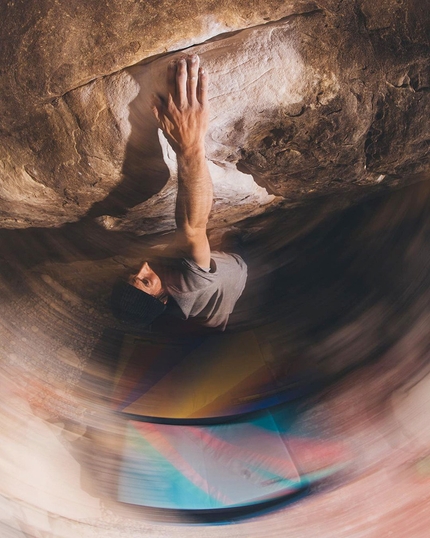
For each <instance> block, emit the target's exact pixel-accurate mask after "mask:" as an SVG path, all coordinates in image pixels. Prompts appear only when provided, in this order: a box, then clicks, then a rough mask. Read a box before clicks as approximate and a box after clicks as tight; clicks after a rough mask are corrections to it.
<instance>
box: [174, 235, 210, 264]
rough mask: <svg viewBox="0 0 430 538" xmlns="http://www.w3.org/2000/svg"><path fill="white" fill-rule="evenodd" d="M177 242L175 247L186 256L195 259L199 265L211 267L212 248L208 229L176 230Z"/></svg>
mask: <svg viewBox="0 0 430 538" xmlns="http://www.w3.org/2000/svg"><path fill="white" fill-rule="evenodd" d="M175 243H176V244H175V247H176V248H177V249H178V250H179V251H180V252H181V253H183V255H184V257H186V258H189V259H191V260H193V261H194V262H195V263H196V264H197V265H198V266H199V267H203V268H205V269H206V268H209V267H210V264H211V249H210V246H209V241H208V237H207V235H206V230H203V229H201V230H192V231H188V232H187V231H183V230H176V237H175Z"/></svg>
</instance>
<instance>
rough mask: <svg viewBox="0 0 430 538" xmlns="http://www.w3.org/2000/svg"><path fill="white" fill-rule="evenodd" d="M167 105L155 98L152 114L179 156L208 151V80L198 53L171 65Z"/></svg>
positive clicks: (168, 76)
mask: <svg viewBox="0 0 430 538" xmlns="http://www.w3.org/2000/svg"><path fill="white" fill-rule="evenodd" d="M167 88H168V97H167V103H166V102H165V101H164V100H163V99H162V98H161V97H160V96H158V95H154V98H153V104H152V111H153V113H154V115H155V117H156V118H157V121H158V124H159V126H160V129H162V131H163V133H164V135H165V136H166V138H167V140H168V142H169V144H170V145H171V146H172V148H173V150H174V151H175V152H176V153H177V154H178V156H179V154H187V153H188V154H192V152H194V151H200V150H202V149H204V138H205V135H206V131H207V129H208V125H209V106H208V90H207V88H208V80H207V75H206V73H205V72H204V70H203V69H202V68H201V67H200V60H199V57H198V56H197V55H196V54H193V55H192V56H188V57H187V58H181V59H180V60H178V61H176V62H175V61H172V62H170V64H169V66H168V69H167Z"/></svg>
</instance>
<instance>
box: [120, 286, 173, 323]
mask: <svg viewBox="0 0 430 538" xmlns="http://www.w3.org/2000/svg"><path fill="white" fill-rule="evenodd" d="M111 307H112V312H113V315H114V316H115V317H116V318H118V319H120V320H121V321H126V322H132V323H139V324H141V325H150V324H151V323H152V322H153V321H154V320H155V319H156V318H158V316H160V315H161V314H162V313H163V312H164V310H165V309H166V305H165V304H163V303H162V302H161V301H159V300H158V299H157V298H156V297H153V296H152V295H149V293H145V292H144V291H142V290H139V289H137V288H135V287H134V286H132V285H131V284H129V283H128V282H125V281H124V280H117V282H116V283H115V284H114V287H113V289H112V295H111Z"/></svg>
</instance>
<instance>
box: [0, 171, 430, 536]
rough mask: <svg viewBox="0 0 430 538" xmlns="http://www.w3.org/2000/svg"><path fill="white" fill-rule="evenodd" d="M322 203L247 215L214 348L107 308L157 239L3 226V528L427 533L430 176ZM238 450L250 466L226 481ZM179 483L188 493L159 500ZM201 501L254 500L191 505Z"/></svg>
mask: <svg viewBox="0 0 430 538" xmlns="http://www.w3.org/2000/svg"><path fill="white" fill-rule="evenodd" d="M421 179H424V178H421ZM329 205H330V201H329V200H325V199H320V200H316V201H314V202H312V203H311V204H309V205H308V206H306V207H305V208H298V209H290V210H288V211H285V210H284V211H283V212H278V213H277V212H272V213H270V214H264V215H260V216H258V217H255V218H254V219H250V220H249V221H248V222H247V223H246V226H245V224H244V225H243V229H242V234H243V238H244V249H245V251H246V253H247V256H248V259H249V267H250V281H249V285H248V287H247V290H246V293H245V295H244V297H243V298H242V299H241V302H240V303H238V307H237V310H236V311H235V313H234V316H233V318H232V320H231V321H232V324H231V328H230V330H229V332H227V333H225V335H223V336H222V337H221V336H220V337H219V338H220V339H221V340H220V339H217V338H216V337H211V338H213V340H212V341H210V342H209V343H208V342H207V341H206V340H205V341H204V342H203V340H202V337H201V335H198V334H195V333H193V332H190V333H189V334H187V335H186V338H185V337H184V338H185V339H184V338H183V339H182V340H181V341H180V342H179V341H178V336H177V333H175V328H174V327H166V326H163V324H162V322H160V324H159V325H158V326H155V327H154V330H153V332H152V333H142V334H138V333H136V331H135V330H134V329H133V330H132V329H130V330H125V329H124V328H123V327H122V326H120V325H119V324H118V323H117V322H116V321H114V319H113V318H112V317H111V314H110V312H109V308H108V297H109V290H110V286H111V284H112V282H113V280H114V279H115V278H116V276H117V275H118V274H119V273H120V272H121V271H124V270H125V269H127V268H128V267H132V266H133V265H135V264H136V263H137V262H138V260H139V258H141V256H142V249H149V250H150V249H151V248H152V247H151V244H150V242H149V240H146V241H147V243H143V242H142V241H143V240H142V238H136V237H132V236H130V235H127V234H121V233H111V234H109V232H107V231H106V230H103V229H102V228H98V227H97V225H95V224H94V223H93V222H92V221H90V220H85V219H84V220H82V221H81V222H79V223H76V224H70V225H66V226H64V227H63V228H59V229H27V230H2V231H0V242H1V251H2V263H1V266H0V279H1V280H0V292H1V297H2V309H1V324H0V336H1V360H2V362H1V376H0V385H1V393H2V404H1V408H0V420H1V422H0V425H1V430H0V435H1V443H0V466H1V473H2V480H1V484H0V527H1V535H2V537H3V536H5V537H7V538H9V537H10V538H15V537H17V538H18V537H19V538H24V537H25V536H43V537H61V538H63V537H76V536H80V537H87V536H88V537H90V536H91V537H103V538H106V537H111V536H112V537H129V536H130V537H136V536H145V537H149V536H154V537H157V536H195V537H202V536H205V537H206V536H207V537H215V536H217V537H218V536H220V537H221V536H233V535H234V536H237V537H244V538H245V537H246V538H250V537H254V536H255V537H260V536H295V537H296V536H300V537H304V538H308V537H309V538H311V537H312V538H314V537H315V536H318V537H327V538H332V537H333V536H336V537H345V538H351V537H359V536H360V537H361V536H372V537H373V536H374V537H376V536H378V537H380V536H393V537H403V536H411V537H424V536H426V535H427V534H426V533H428V528H429V525H430V515H429V514H430V510H429V509H428V508H429V502H430V488H429V484H430V426H429V424H428V419H427V417H428V413H429V411H430V378H429V376H428V373H429V372H428V370H429V350H430V335H429V326H430V324H429V316H430V312H429V293H430V292H429V289H430V287H429V284H430V248H429V247H430V213H429V209H430V185H429V182H428V181H421V182H419V183H416V184H415V185H412V186H410V187H407V188H404V189H402V190H398V191H397V192H394V193H391V194H389V195H385V196H382V195H381V196H380V197H379V198H374V199H368V200H366V201H364V202H361V203H360V204H359V205H357V206H353V207H350V208H348V209H346V210H343V211H342V212H341V213H339V212H338V213H333V212H330V210H329ZM124 333H126V334H124ZM243 335H245V336H243ZM222 339H223V340H222ZM136 342H137V343H136ZM238 342H240V345H239V343H238ZM247 345H249V351H248V348H247V347H246V346H247ZM136 346H137V347H136ZM139 346H141V347H139ZM142 346H143V347H142ZM148 346H152V347H151V350H152V351H151V352H150V351H148V350H149V347H148ZM175 346H176V347H175ZM180 346H185V347H183V348H182V347H180ZM202 346H206V347H203V348H202ZM136 349H137V350H139V349H140V350H142V349H144V350H145V351H144V353H143V355H142V352H141V351H140V352H138V351H136ZM172 349H175V350H176V351H175V352H174V353H173V352H172ZM179 349H181V350H182V351H181V352H180V353H179V351H178V350H179ZM202 349H203V351H202ZM244 350H245V351H244ZM133 353H135V355H133ZM136 353H137V355H136ZM139 353H140V354H139ZM150 353H152V355H151V354H150ZM172 353H173V354H172ZM150 357H152V359H151V360H150ZM172 357H173V358H172ZM145 358H146V361H145ZM205 359H207V362H205ZM175 360H176V362H174V361H175ZM151 361H152V362H151ZM172 361H173V362H172ZM193 361H194V362H193ZM196 364H199V365H200V370H198V371H197V369H196V367H195V365H196ZM232 365H234V367H233V366H232ZM157 368H158V370H157ZM190 373H192V374H193V375H191V377H190V375H189V374H190ZM157 376H158V377H157ZM181 376H182V377H181ZM138 380H140V381H139V383H140V384H139V383H137V381H138ZM142 380H143V381H144V382H145V383H147V385H145V387H143V385H142V383H141V381H142ZM148 380H149V381H148ZM143 381H142V382H143ZM133 391H135V393H133ZM136 391H137V392H136ZM139 391H140V392H139ZM132 394H135V396H134V397H133V398H134V399H133V398H131V396H130V395H132ZM127 398H128V399H127ZM127 406H128V407H127ZM132 406H134V407H132ZM273 406H275V407H273ZM131 407H132V408H131ZM267 410H269V411H270V413H272V415H270V416H269V415H268V414H267V415H265V417H266V418H264V419H263V418H261V417H262V415H261V414H260V415H259V413H269V411H267ZM276 412H278V413H280V415H279V417H281V418H279V420H278V419H277V418H276V417H275V418H276V420H275V418H273V417H274V416H275V415H274V414H273V413H276ZM250 413H251V414H250ZM142 417H143V418H142ZM154 417H155V419H157V420H158V419H160V417H161V418H164V419H169V418H170V419H172V420H176V421H179V422H176V423H175V424H172V423H169V421H168V420H167V421H166V422H165V423H163V424H160V423H159V422H160V420H158V421H157V420H156V421H155V423H154V422H153V421H154ZM202 417H204V418H206V419H207V418H208V417H212V418H214V417H216V419H217V420H216V423H213V424H202V423H199V420H200V419H202ZM220 417H222V418H220ZM232 417H235V421H233V422H228V421H229V420H231V419H232ZM189 419H195V422H194V423H187V424H186V425H184V424H182V425H181V423H180V421H181V420H189ZM281 419H282V421H283V423H282V425H280V421H281ZM277 420H278V422H276V421H277ZM259 421H260V422H259ZM161 422H162V421H161ZM223 424H224V425H223ZM225 424H227V425H228V424H229V426H228V427H227V426H225ZM172 428H174V429H172ZM223 428H224V429H223ZM127 432H128V433H127ZM130 432H131V433H130ZM275 438H276V439H277V441H275ZM179 439H182V441H180V440H179ZM145 443H146V444H145ZM276 443H279V444H276ZM197 446H198V447H199V449H198V450H200V452H198V451H197V449H196V448H195V447H197ZM136 447H137V448H136ZM191 447H194V448H191ZM205 447H206V448H205ZM276 447H279V452H276V450H278V449H277V448H276ZM193 450H194V452H193ZM208 450H211V451H212V452H211V457H213V463H210V461H211V460H210V458H209V456H208V454H209V452H208ZM238 450H240V454H241V456H240V458H239V456H238V453H239V452H238ZM142 451H146V452H145V454H148V453H149V452H148V451H151V454H153V456H154V457H157V458H158V459H157V462H158V465H159V467H156V466H153V467H152V468H151V470H152V476H151V480H152V482H151V484H152V486H151V487H152V488H153V489H152V490H151V491H150V490H149V488H148V486H146V487H147V489H146V490H145V484H148V481H146V482H145V480H148V478H147V476H148V475H146V478H145V477H144V479H143V482H141V483H140V485H138V486H137V490H136V489H134V490H133V488H132V487H131V486H130V484H131V482H132V480H133V479H136V480H137V478H136V477H138V476H141V475H139V473H140V472H141V471H140V470H139V469H137V467H135V468H134V472H133V469H132V466H133V465H138V464H139V463H138V459H136V458H137V457H138V456H136V454H137V455H139V454H141V453H142ZM205 451H206V452H205ZM271 451H272V452H271ZM197 454H199V456H198V457H202V458H203V460H204V461H203V460H202V464H201V467H199V468H198V469H197V467H198V463H197V461H196V459H197ZM202 454H203V456H202ZM139 457H140V456H139ZM133 458H135V459H133ZM205 458H206V459H205ZM154 461H155V460H154ZM239 461H241V462H242V463H243V462H245V463H243V465H245V464H246V465H248V467H247V469H248V473H249V474H246V473H244V474H242V475H240V476H241V477H240V479H239V474H237V477H236V479H235V480H236V481H232V482H231V483H230V484H229V487H228V488H226V487H225V483H226V481H227V479H228V476H233V475H234V473H236V472H237V473H238V472H239V471H238V469H239V470H240V469H242V467H238V465H239V463H238V462H239ZM136 462H137V463H136ZM220 462H221V467H222V468H223V469H224V470H226V469H228V473H227V472H225V476H224V475H222V472H221V470H220V469H221V467H219V468H217V467H216V465H219V464H220ZM210 464H211V465H213V466H212V475H211V474H210V473H209V472H207V469H209V465H210ZM139 465H140V464H139ZM241 465H242V464H241ZM130 466H131V467H130ZM168 466H169V467H168ZM229 466H230V467H229ZM130 469H132V471H130ZM196 469H197V470H196ZM217 469H218V470H217ZM163 473H164V474H163ZM205 473H206V474H205ZM253 473H254V474H253ZM127 477H128V478H127ZM172 477H173V478H172ZM175 477H176V478H175ZM256 477H258V479H257V478H256ZM274 477H275V478H274ZM276 477H278V478H276ZM279 477H280V478H279ZM303 477H305V478H306V479H305V478H303ZM248 478H249V480H248ZM173 479H174V480H178V481H180V480H181V481H182V482H180V483H182V484H185V483H186V484H188V486H187V487H189V488H190V489H189V490H188V491H189V492H191V491H192V492H194V493H193V495H194V494H195V496H194V497H192V496H191V493H190V494H189V495H188V494H187V495H185V496H184V497H183V498H182V497H181V499H182V500H181V502H179V499H180V496H181V494H182V493H183V490H181V489H179V490H178V491H177V492H176V493H172V490H169V493H168V495H167V493H166V494H165V495H164V494H163V493H162V494H161V496H162V502H160V498H159V497H157V495H158V493H159V492H160V491H161V492H163V491H164V492H165V491H166V489H164V490H163V488H169V487H170V486H171V484H172V483H173V482H172V480H173ZM161 480H165V482H164V483H163V484H161ZM240 480H241V482H240ZM247 480H248V482H247ZM301 480H304V482H302V483H301V482H300V481H301ZM216 481H218V482H216ZM175 483H176V482H175ZM177 483H179V482H177ZM299 483H301V485H304V484H305V485H306V487H308V490H307V494H306V495H305V496H302V497H299V498H297V499H296V502H292V503H287V502H286V501H287V500H289V493H291V491H298V490H300V487H298V484H299ZM251 485H252V488H254V489H252V488H251ZM266 486H267V487H269V488H270V494H269V493H268V496H266V497H264V496H262V494H261V491H260V490H261V488H262V487H266ZM157 487H158V488H159V490H158V493H157V492H156V491H155V490H156V488H157ZM223 488H224V489H223ZM259 488H260V489H259ZM136 491H137V493H138V494H139V495H136ZM154 491H155V493H154ZM202 491H205V492H206V493H207V496H205V497H204V498H203V497H202V496H200V495H201V492H202ZM267 491H268V490H267ZM239 493H240V494H239ZM156 494H157V495H156ZM254 494H255V496H254ZM163 495H164V496H163ZM169 495H170V497H169ZM235 495H236V496H237V497H235ZM277 495H279V500H280V502H279V504H278V505H276V506H270V509H268V507H267V506H266V507H265V509H264V510H263V509H262V507H261V506H259V502H255V499H257V498H258V499H259V500H260V501H261V500H262V499H263V497H264V499H265V500H267V499H271V500H273V499H275V500H276V498H277ZM156 497H157V498H156ZM281 497H282V499H281ZM199 499H200V500H199ZM235 499H236V500H235ZM197 501H198V502H201V504H200V505H199V506H200V507H202V506H205V507H206V508H207V507H208V506H209V507H210V508H213V507H218V508H219V507H221V508H222V507H225V506H235V507H236V508H237V507H238V505H240V506H244V505H246V506H248V508H249V507H251V509H250V510H249V511H248V512H247V513H246V514H245V515H243V514H238V513H234V514H232V513H229V512H225V513H223V512H222V511H221V513H220V515H218V516H217V517H216V518H212V519H211V515H210V514H209V515H208V514H205V518H202V517H200V516H199V515H198V514H196V513H195V511H194V512H192V513H188V512H187V511H185V512H184V511H182V509H184V508H186V509H187V508H194V509H195V508H196V505H195V504H194V503H197ZM281 501H282V502H281ZM208 502H209V505H208V504H205V503H208ZM163 503H164V504H163ZM175 503H176V505H175ZM211 503H212V504H211ZM199 506H197V508H198V507H199ZM220 521H221V522H223V523H227V524H224V525H216V524H215V523H218V522H220ZM233 522H234V523H236V525H235V526H234V527H231V526H230V524H233ZM196 523H199V524H200V525H196ZM202 523H205V525H204V526H202Z"/></svg>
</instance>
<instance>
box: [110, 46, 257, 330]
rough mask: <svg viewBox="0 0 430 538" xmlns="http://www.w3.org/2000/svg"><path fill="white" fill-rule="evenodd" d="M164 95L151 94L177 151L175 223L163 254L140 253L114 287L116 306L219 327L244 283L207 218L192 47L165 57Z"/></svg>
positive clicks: (141, 318) (199, 92)
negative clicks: (213, 244)
mask: <svg viewBox="0 0 430 538" xmlns="http://www.w3.org/2000/svg"><path fill="white" fill-rule="evenodd" d="M167 90H168V97H167V100H166V99H164V98H163V97H161V96H159V95H154V97H153V103H152V111H153V113H154V115H155V118H156V120H157V122H158V126H159V128H160V129H161V130H162V131H163V133H164V136H165V137H166V139H167V141H168V142H169V144H170V145H171V147H172V148H173V150H174V151H175V153H176V157H177V163H178V192H177V199H176V211H175V220H176V231H175V235H174V238H173V240H172V242H171V244H170V246H169V247H168V248H167V249H166V251H165V253H164V255H163V258H162V259H161V260H158V261H145V262H144V263H143V264H142V266H141V267H140V269H139V270H138V271H137V273H136V274H133V275H131V276H130V277H129V278H128V280H127V281H118V282H117V283H116V285H115V286H114V289H113V293H112V309H113V312H114V314H115V315H116V316H117V317H118V318H120V319H122V320H124V321H131V322H137V323H140V324H142V325H150V324H151V323H152V322H153V321H154V320H155V319H156V318H157V317H158V316H159V315H161V314H162V313H163V312H164V311H165V310H167V311H168V312H169V313H170V314H172V315H174V316H177V317H179V318H181V319H192V320H194V321H195V322H197V323H198V324H199V325H202V326H204V327H213V328H215V327H216V328H218V329H220V330H224V329H225V326H226V324H227V321H228V318H229V315H230V314H231V312H232V311H233V308H234V306H235V304H236V302H237V300H238V299H239V297H240V295H241V294H242V291H243V289H244V287H245V283H246V278H247V266H246V264H245V262H244V261H243V259H242V258H241V256H239V255H238V254H233V253H231V254H227V253H225V252H213V251H211V249H210V245H209V241H208V236H207V223H208V218H209V213H210V211H211V207H212V202H213V190H212V179H211V177H210V174H209V170H208V166H207V162H206V157H205V146H204V139H205V135H206V131H207V129H208V124H209V103H208V77H207V74H206V72H205V71H204V69H203V68H202V67H200V59H199V57H198V56H197V55H195V54H194V55H190V56H187V57H182V58H180V59H179V60H177V61H172V62H170V64H169V66H168V68H167Z"/></svg>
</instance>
